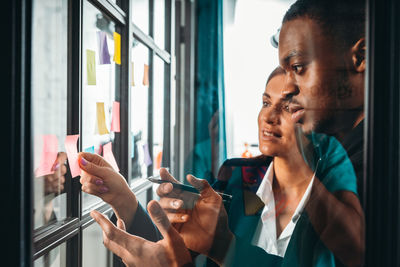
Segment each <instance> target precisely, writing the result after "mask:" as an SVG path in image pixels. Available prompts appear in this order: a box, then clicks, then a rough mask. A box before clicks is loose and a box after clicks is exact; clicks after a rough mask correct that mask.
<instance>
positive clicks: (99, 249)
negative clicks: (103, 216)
mask: <svg viewBox="0 0 400 267" xmlns="http://www.w3.org/2000/svg"><path fill="white" fill-rule="evenodd" d="M111 262H112V255H111V252H110V251H109V250H108V249H107V248H106V247H105V246H104V245H103V232H102V230H101V228H100V226H99V225H98V224H97V223H94V224H92V225H90V226H89V227H88V228H86V229H85V230H83V239H82V266H96V267H103V266H104V267H107V266H112V264H111Z"/></svg>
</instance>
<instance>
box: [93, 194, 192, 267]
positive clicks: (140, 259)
mask: <svg viewBox="0 0 400 267" xmlns="http://www.w3.org/2000/svg"><path fill="white" fill-rule="evenodd" d="M147 210H148V211H149V214H150V217H151V219H152V220H153V222H154V224H155V225H156V226H157V228H158V229H159V230H160V232H161V234H162V235H163V237H164V239H162V240H160V241H158V242H151V241H148V240H145V239H143V238H141V237H138V236H134V235H131V234H128V233H127V232H126V231H125V225H124V223H123V221H122V220H118V221H117V226H118V228H117V227H115V226H114V225H113V224H112V223H111V222H110V221H109V220H108V219H107V218H106V217H104V215H102V214H101V213H99V212H98V211H92V212H91V213H90V215H91V216H92V217H93V218H94V219H95V220H96V222H97V223H98V224H99V225H100V227H101V228H102V230H103V240H104V245H105V246H106V247H107V248H108V249H109V250H111V251H112V252H113V253H114V254H116V255H118V256H119V257H120V258H121V259H122V261H123V262H124V263H125V265H127V266H193V265H192V264H191V263H192V259H191V256H190V253H189V250H188V249H187V248H186V247H185V244H184V242H183V240H182V237H181V236H180V235H179V233H178V232H177V231H176V230H175V229H174V227H172V226H171V224H170V222H169V221H168V218H167V216H166V215H165V213H164V212H163V210H162V209H161V207H160V205H159V204H158V203H157V201H155V200H152V201H150V202H149V204H148V206H147Z"/></svg>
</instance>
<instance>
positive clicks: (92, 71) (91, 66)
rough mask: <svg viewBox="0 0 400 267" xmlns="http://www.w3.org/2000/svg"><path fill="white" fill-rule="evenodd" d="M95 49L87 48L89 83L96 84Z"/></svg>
mask: <svg viewBox="0 0 400 267" xmlns="http://www.w3.org/2000/svg"><path fill="white" fill-rule="evenodd" d="M95 57H96V56H95V52H94V51H93V50H89V49H87V50H86V76H87V84H88V85H96V59H95Z"/></svg>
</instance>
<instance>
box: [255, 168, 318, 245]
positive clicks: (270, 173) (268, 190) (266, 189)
mask: <svg viewBox="0 0 400 267" xmlns="http://www.w3.org/2000/svg"><path fill="white" fill-rule="evenodd" d="M317 166H318V164H317ZM273 178H274V167H273V161H272V162H271V164H270V165H269V167H268V169H267V172H266V173H265V176H264V179H263V180H262V182H261V184H260V186H259V188H258V190H257V192H256V194H257V196H258V197H259V198H260V199H261V201H262V202H264V204H265V207H264V209H263V211H262V214H261V220H262V221H263V222H266V221H267V219H268V217H270V216H272V215H273V216H274V217H275V199H274V193H273V191H272V183H273ZM314 178H315V173H314V175H313V177H312V178H311V181H310V183H309V184H308V186H307V189H306V191H305V192H304V194H303V197H302V198H301V200H300V202H299V204H298V205H297V207H296V210H295V211H294V213H293V215H292V218H291V220H290V222H289V223H288V225H287V226H286V227H285V229H284V230H283V231H282V233H281V235H280V236H279V238H278V240H279V239H283V238H286V237H288V236H291V235H292V233H293V230H294V227H295V226H296V223H297V221H298V220H299V218H300V215H301V212H302V211H303V210H304V206H305V204H306V203H307V201H308V199H309V197H310V192H311V188H312V185H313V182H314ZM273 221H275V222H276V220H275V219H274V220H273ZM274 230H275V231H276V224H275V229H274Z"/></svg>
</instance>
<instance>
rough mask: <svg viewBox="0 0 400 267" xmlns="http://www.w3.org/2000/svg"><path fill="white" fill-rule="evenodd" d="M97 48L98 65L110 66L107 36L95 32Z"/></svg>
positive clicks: (103, 33)
mask: <svg viewBox="0 0 400 267" xmlns="http://www.w3.org/2000/svg"><path fill="white" fill-rule="evenodd" d="M97 46H98V48H99V61H100V64H102V65H103V64H111V62H110V53H109V52H108V45H107V35H106V33H105V32H100V31H99V32H97Z"/></svg>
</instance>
